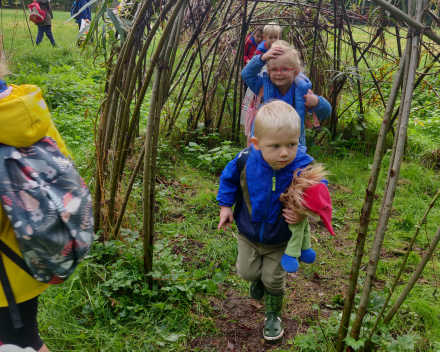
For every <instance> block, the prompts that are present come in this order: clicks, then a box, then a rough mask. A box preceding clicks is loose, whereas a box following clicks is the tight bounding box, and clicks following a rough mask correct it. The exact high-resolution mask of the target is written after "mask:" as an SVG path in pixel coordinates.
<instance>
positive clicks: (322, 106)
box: [312, 96, 331, 121]
mask: <svg viewBox="0 0 440 352" xmlns="http://www.w3.org/2000/svg"><path fill="white" fill-rule="evenodd" d="M318 100H319V103H318V105H316V106H315V107H314V108H312V110H313V111H314V112H315V113H316V115H318V119H319V120H320V121H322V120H325V119H326V118H328V117H329V116H330V113H331V107H330V112H329V113H328V114H327V112H326V110H327V109H326V107H327V105H330V103H329V102H328V101H327V100H326V99H325V98H323V97H321V96H318ZM323 115H324V116H323ZM325 115H327V116H325Z"/></svg>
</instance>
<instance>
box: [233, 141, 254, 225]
mask: <svg viewBox="0 0 440 352" xmlns="http://www.w3.org/2000/svg"><path fill="white" fill-rule="evenodd" d="M250 155H251V147H248V148H245V149H243V150H242V151H241V152H240V155H239V156H238V158H237V171H238V175H239V177H240V179H241V174H242V172H243V170H244V168H245V167H246V163H247V161H248V159H249V156H250ZM242 206H243V190H242V188H241V184H240V183H239V186H238V189H237V197H236V198H235V208H234V218H236V217H237V215H238V213H239V211H240V210H241V207H242Z"/></svg>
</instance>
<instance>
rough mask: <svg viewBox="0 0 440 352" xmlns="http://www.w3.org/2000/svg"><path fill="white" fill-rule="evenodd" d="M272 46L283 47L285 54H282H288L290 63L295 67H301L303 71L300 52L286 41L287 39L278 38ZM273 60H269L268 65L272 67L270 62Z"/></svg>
mask: <svg viewBox="0 0 440 352" xmlns="http://www.w3.org/2000/svg"><path fill="white" fill-rule="evenodd" d="M271 48H281V49H283V54H282V55H281V56H284V55H286V56H287V58H288V60H289V62H290V64H291V65H292V66H293V67H294V68H299V69H300V71H302V62H301V59H300V57H299V53H298V51H297V50H296V49H295V48H294V47H293V46H292V45H290V44H289V43H288V42H286V41H285V40H277V41H276V42H273V43H272V46H271ZM271 61H272V60H269V61H268V62H267V67H270V62H271Z"/></svg>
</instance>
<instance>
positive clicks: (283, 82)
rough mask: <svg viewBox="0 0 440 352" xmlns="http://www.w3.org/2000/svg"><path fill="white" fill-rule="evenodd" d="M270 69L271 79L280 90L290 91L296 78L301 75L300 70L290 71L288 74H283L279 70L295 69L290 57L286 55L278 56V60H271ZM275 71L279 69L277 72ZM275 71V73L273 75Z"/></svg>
mask: <svg viewBox="0 0 440 352" xmlns="http://www.w3.org/2000/svg"><path fill="white" fill-rule="evenodd" d="M268 66H269V67H268V68H267V69H268V72H269V77H270V80H271V81H272V83H273V84H275V85H276V86H277V88H278V89H281V90H283V89H289V88H290V86H291V85H292V84H293V82H294V81H295V77H296V76H298V74H299V69H295V70H289V71H288V72H287V73H285V74H282V73H281V71H280V70H279V69H280V68H281V67H287V68H293V65H292V63H291V62H290V60H289V57H288V56H287V55H285V54H283V55H280V56H278V58H276V59H271V60H270V63H269V65H268ZM275 69H278V70H277V71H275ZM272 71H275V73H272Z"/></svg>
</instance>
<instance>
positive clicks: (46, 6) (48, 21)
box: [35, 0, 56, 47]
mask: <svg viewBox="0 0 440 352" xmlns="http://www.w3.org/2000/svg"><path fill="white" fill-rule="evenodd" d="M37 2H38V4H39V5H40V8H41V10H43V11H46V15H45V16H44V21H43V22H38V23H36V25H37V26H38V34H37V40H36V41H35V43H36V44H37V45H39V44H40V43H41V41H42V40H43V36H44V33H46V36H47V38H48V39H49V40H50V43H51V44H52V46H54V47H55V46H56V43H55V39H54V37H53V34H52V18H53V13H52V6H51V5H50V1H49V0H38V1H37Z"/></svg>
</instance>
